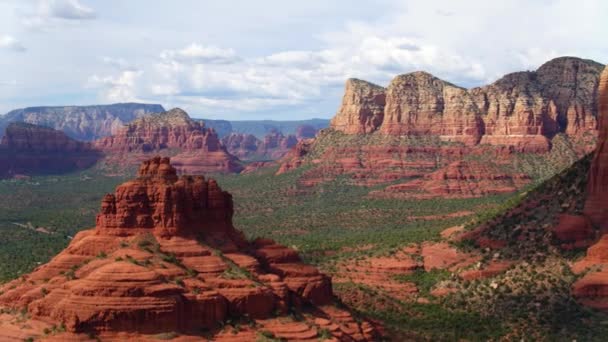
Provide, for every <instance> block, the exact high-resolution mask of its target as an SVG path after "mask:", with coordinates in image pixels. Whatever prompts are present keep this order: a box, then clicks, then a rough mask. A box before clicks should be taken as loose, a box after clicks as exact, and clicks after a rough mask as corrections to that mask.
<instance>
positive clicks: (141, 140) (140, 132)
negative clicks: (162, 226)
mask: <svg viewBox="0 0 608 342" xmlns="http://www.w3.org/2000/svg"><path fill="white" fill-rule="evenodd" d="M94 146H95V147H96V148H98V149H99V150H101V151H104V152H105V153H106V155H107V156H108V159H109V161H110V162H114V163H123V160H135V161H140V160H141V159H145V158H146V157H145V156H146V155H147V154H149V153H156V154H158V153H161V154H166V155H170V156H173V158H174V163H175V165H176V167H177V168H178V170H179V171H180V172H186V173H207V172H238V171H240V170H241V169H242V167H241V166H240V163H239V161H238V159H237V158H236V157H234V156H233V155H231V154H230V153H228V152H227V151H226V149H225V148H224V147H223V146H222V144H221V143H220V140H219V139H218V137H217V134H216V133H215V131H214V130H213V129H208V128H206V127H205V124H204V123H203V122H198V121H194V120H192V119H190V117H189V116H188V114H187V113H186V112H184V111H183V110H181V109H178V108H175V109H172V110H170V111H168V112H164V113H159V114H154V115H148V116H144V117H141V118H139V119H137V120H135V121H133V122H132V123H130V124H128V125H127V126H125V127H123V128H122V129H121V130H120V131H119V132H118V133H117V134H115V135H112V136H110V137H106V138H102V139H99V140H97V141H95V142H94ZM126 154H129V155H140V157H139V158H126V157H125V155H126Z"/></svg>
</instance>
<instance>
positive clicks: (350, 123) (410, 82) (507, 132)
mask: <svg viewBox="0 0 608 342" xmlns="http://www.w3.org/2000/svg"><path fill="white" fill-rule="evenodd" d="M601 69H602V65H601V64H599V63H596V62H593V61H590V60H582V59H579V58H573V57H562V58H557V59H554V60H551V61H549V62H547V63H545V64H544V65H542V66H541V67H540V68H539V69H538V70H537V71H533V72H516V73H512V74H509V75H506V76H504V77H503V78H501V79H499V80H498V81H496V82H494V83H492V84H490V85H488V86H484V87H479V88H474V89H470V90H467V89H463V88H460V87H457V86H455V85H452V84H450V83H448V82H445V81H443V80H440V79H438V78H436V77H434V76H433V75H430V74H428V73H426V72H414V73H410V74H405V75H400V76H397V77H395V78H394V79H393V80H392V81H391V83H390V85H389V86H388V88H387V89H384V88H382V87H380V86H376V85H374V84H371V83H368V82H365V81H361V80H354V79H351V80H348V81H347V83H346V89H345V94H344V98H343V101H342V105H341V107H340V109H339V110H338V113H337V114H336V116H335V117H334V119H333V120H332V123H331V127H332V128H333V129H335V130H338V131H342V132H344V133H347V134H363V133H371V132H375V131H377V130H379V131H380V132H382V133H384V134H391V135H414V136H420V135H433V136H439V137H442V139H443V140H447V141H457V142H464V143H466V144H472V145H474V144H477V143H480V142H481V143H482V144H490V145H506V146H515V147H517V148H518V149H519V150H521V151H524V152H533V153H539V152H546V151H548V150H549V149H550V148H551V145H550V139H551V138H552V137H554V136H555V135H556V134H558V133H565V134H567V135H569V136H572V137H577V138H579V139H580V138H583V137H585V138H587V135H593V134H594V133H595V130H596V127H597V122H596V116H597V111H596V100H595V97H594V94H595V90H596V88H597V84H598V79H599V74H600V72H601Z"/></svg>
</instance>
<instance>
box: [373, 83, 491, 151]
mask: <svg viewBox="0 0 608 342" xmlns="http://www.w3.org/2000/svg"><path fill="white" fill-rule="evenodd" d="M481 130H482V126H481V121H480V119H479V111H478V109H477V108H476V106H475V104H474V102H473V99H472V98H471V96H470V95H469V94H468V93H467V91H466V89H463V88H459V87H456V86H454V85H452V84H450V83H447V82H445V81H442V80H440V79H438V78H436V77H434V76H432V75H430V74H428V73H425V72H415V73H411V74H407V75H401V76H397V77H396V78H395V79H393V80H392V81H391V83H390V85H389V86H388V89H387V95H386V107H385V110H384V121H383V122H382V127H381V128H380V131H381V132H383V133H385V134H392V135H413V136H425V135H436V136H442V137H445V139H446V140H455V141H463V142H468V143H472V144H475V143H477V142H478V141H479V137H480V136H481V133H482V131H481Z"/></svg>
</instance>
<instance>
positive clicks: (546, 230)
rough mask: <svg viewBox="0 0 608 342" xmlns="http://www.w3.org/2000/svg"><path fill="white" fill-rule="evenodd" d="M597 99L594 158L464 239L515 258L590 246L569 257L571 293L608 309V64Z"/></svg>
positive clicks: (577, 166) (547, 183)
mask: <svg viewBox="0 0 608 342" xmlns="http://www.w3.org/2000/svg"><path fill="white" fill-rule="evenodd" d="M598 98H599V106H598V108H599V109H598V113H599V114H598V115H599V124H600V127H599V132H600V133H599V143H598V148H597V150H596V152H595V154H594V157H593V159H592V160H591V161H590V158H586V159H583V160H581V161H579V162H577V163H576V164H574V165H573V166H572V167H571V168H570V169H569V170H567V171H566V172H564V173H562V174H560V175H558V176H557V177H554V178H553V179H552V180H550V181H548V182H546V183H544V184H542V185H541V186H540V187H539V188H538V189H536V190H535V191H533V192H531V193H530V194H528V195H527V196H526V197H524V198H523V199H522V201H521V203H520V204H519V205H517V206H515V207H514V208H511V209H509V210H507V211H506V212H505V213H504V214H501V215H499V216H497V217H495V218H493V219H492V220H489V221H488V222H486V223H484V224H483V225H481V226H479V227H477V228H476V229H474V230H472V231H470V232H467V233H466V234H464V235H463V236H462V238H463V239H468V240H472V241H475V243H476V244H478V245H481V246H484V245H485V246H488V245H493V246H494V247H493V248H495V249H498V250H499V251H500V253H501V254H503V255H505V256H508V257H511V258H513V259H515V258H530V257H531V256H533V255H534V256H535V257H539V256H543V255H549V256H551V255H556V254H557V255H560V252H559V250H577V249H578V250H580V249H581V248H582V249H585V248H587V247H589V248H588V250H587V253H586V256H585V257H583V258H582V259H578V260H570V268H571V270H572V272H574V274H576V275H577V276H578V278H577V279H576V281H575V282H574V283H573V284H572V286H571V294H572V296H573V297H574V298H576V299H577V300H578V302H579V303H581V304H583V305H586V306H589V307H593V308H596V309H601V310H608V295H607V293H608V292H607V289H608V273H607V270H608V253H606V247H607V246H608V238H607V237H608V235H605V233H606V227H607V223H608V216H606V213H607V212H608V199H607V198H606V196H607V194H608V192H607V191H606V190H607V189H608V178H607V177H606V175H605V170H606V167H607V165H608V157H607V155H606V153H605V146H606V143H607V141H608V129H607V128H608V121H607V118H608V68H606V69H605V70H604V72H603V73H602V75H601V81H600V85H599V97H598ZM489 242H492V243H489ZM556 248H557V249H558V250H557V251H556ZM560 257H561V256H560Z"/></svg>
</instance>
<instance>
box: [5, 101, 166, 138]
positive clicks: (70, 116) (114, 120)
mask: <svg viewBox="0 0 608 342" xmlns="http://www.w3.org/2000/svg"><path fill="white" fill-rule="evenodd" d="M161 112H164V108H163V107H162V106H161V105H157V104H140V103H117V104H111V105H99V106H65V107H30V108H23V109H16V110H13V111H11V112H9V113H7V114H6V115H5V116H3V117H0V135H1V134H2V133H3V132H4V127H6V126H7V125H8V124H9V123H11V122H26V123H30V124H34V125H39V126H46V127H51V128H54V129H56V130H59V131H63V132H64V133H65V134H67V135H68V136H69V137H71V138H73V139H77V140H85V141H90V140H95V139H99V138H102V137H106V136H109V135H112V134H114V133H116V132H117V131H118V130H119V129H120V128H121V127H122V126H123V125H124V124H127V123H129V122H131V121H133V120H135V119H137V118H139V117H141V116H144V115H147V114H151V113H161Z"/></svg>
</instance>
